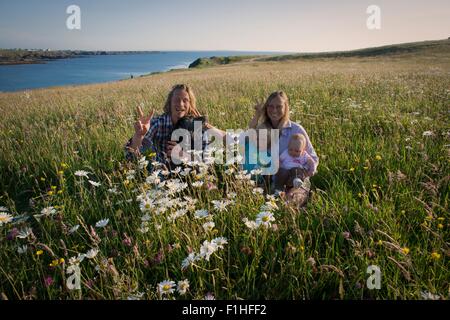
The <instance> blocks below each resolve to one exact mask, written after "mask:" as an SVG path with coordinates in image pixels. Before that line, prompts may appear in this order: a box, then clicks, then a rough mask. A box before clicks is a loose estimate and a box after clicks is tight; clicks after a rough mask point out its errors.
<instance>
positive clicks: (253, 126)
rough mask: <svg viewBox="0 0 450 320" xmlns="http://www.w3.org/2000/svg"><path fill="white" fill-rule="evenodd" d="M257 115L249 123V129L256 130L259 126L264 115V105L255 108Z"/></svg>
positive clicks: (260, 104)
mask: <svg viewBox="0 0 450 320" xmlns="http://www.w3.org/2000/svg"><path fill="white" fill-rule="evenodd" d="M254 108H255V114H254V115H253V118H252V119H251V120H250V122H249V123H248V127H249V128H251V129H256V127H257V126H258V122H259V119H260V118H261V116H262V115H263V114H264V104H262V103H259V104H257V105H256V106H255V107H254Z"/></svg>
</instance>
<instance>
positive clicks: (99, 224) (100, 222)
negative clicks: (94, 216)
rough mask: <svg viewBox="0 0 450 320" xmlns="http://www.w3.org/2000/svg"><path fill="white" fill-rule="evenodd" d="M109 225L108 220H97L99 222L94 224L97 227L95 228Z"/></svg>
mask: <svg viewBox="0 0 450 320" xmlns="http://www.w3.org/2000/svg"><path fill="white" fill-rule="evenodd" d="M108 223H109V219H102V220H99V221H97V223H96V224H95V226H96V227H97V228H104V227H106V225H107V224H108Z"/></svg>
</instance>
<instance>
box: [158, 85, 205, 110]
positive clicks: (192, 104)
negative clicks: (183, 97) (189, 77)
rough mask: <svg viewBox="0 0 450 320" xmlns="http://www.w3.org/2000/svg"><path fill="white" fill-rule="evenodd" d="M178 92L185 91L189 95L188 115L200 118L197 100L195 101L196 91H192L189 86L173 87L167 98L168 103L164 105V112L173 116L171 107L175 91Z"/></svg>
mask: <svg viewBox="0 0 450 320" xmlns="http://www.w3.org/2000/svg"><path fill="white" fill-rule="evenodd" d="M177 90H184V91H186V92H187V94H188V95H189V101H190V103H189V105H190V108H189V110H188V112H187V114H188V115H190V116H195V117H199V116H200V115H201V114H200V112H199V111H198V110H197V99H195V95H194V91H192V89H191V87H189V86H188V85H187V84H177V85H174V86H173V87H172V90H170V92H169V95H168V96H167V99H166V103H165V105H164V112H165V113H168V114H171V108H170V106H171V102H172V97H173V95H174V93H175V91H177Z"/></svg>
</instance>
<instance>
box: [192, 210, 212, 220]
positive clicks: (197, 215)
mask: <svg viewBox="0 0 450 320" xmlns="http://www.w3.org/2000/svg"><path fill="white" fill-rule="evenodd" d="M208 216H209V213H208V210H205V209H201V210H197V211H195V212H194V217H195V218H196V219H203V218H207V217H208Z"/></svg>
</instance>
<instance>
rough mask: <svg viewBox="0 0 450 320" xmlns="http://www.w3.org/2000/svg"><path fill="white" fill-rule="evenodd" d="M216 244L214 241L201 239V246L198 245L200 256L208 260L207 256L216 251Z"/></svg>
mask: <svg viewBox="0 0 450 320" xmlns="http://www.w3.org/2000/svg"><path fill="white" fill-rule="evenodd" d="M217 249H218V246H217V244H216V243H215V242H209V241H208V240H205V241H203V244H202V246H201V247H200V257H202V258H203V259H205V260H206V261H209V257H210V256H211V255H212V254H213V253H214V252H216V251H217Z"/></svg>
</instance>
